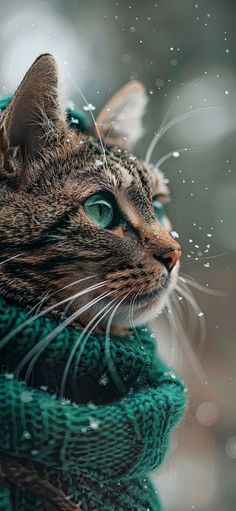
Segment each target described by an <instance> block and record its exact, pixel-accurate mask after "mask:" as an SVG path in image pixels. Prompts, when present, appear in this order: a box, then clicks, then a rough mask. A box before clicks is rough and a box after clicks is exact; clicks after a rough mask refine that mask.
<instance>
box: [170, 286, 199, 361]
mask: <svg viewBox="0 0 236 511" xmlns="http://www.w3.org/2000/svg"><path fill="white" fill-rule="evenodd" d="M176 289H177V291H179V292H180V293H181V294H182V295H183V297H184V298H185V299H186V300H187V302H189V304H190V305H191V306H192V310H193V311H194V312H195V318H196V320H197V321H195V323H197V324H198V325H199V330H200V335H199V340H198V353H199V355H200V354H201V353H202V351H203V348H204V345H205V337H206V324H205V319H204V317H202V315H201V314H202V312H201V309H200V307H199V305H198V304H197V302H196V300H195V299H194V297H193V295H192V293H191V291H190V290H189V289H188V288H186V289H184V288H183V287H180V286H179V285H177V286H176ZM193 318H194V316H193V315H192V311H191V310H189V325H188V326H189V328H190V333H189V337H191V338H192V337H193V336H194V335H195V331H194V330H193V329H192V325H193V321H194V319H193Z"/></svg>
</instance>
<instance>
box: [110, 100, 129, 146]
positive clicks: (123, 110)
mask: <svg viewBox="0 0 236 511" xmlns="http://www.w3.org/2000/svg"><path fill="white" fill-rule="evenodd" d="M135 100H136V98H132V99H130V101H129V102H128V103H127V105H125V106H124V107H123V108H122V109H121V110H120V111H119V113H118V114H117V116H116V117H115V119H114V120H113V124H112V126H111V127H110V129H109V131H108V134H107V136H106V138H105V142H104V144H105V147H106V145H107V140H108V138H109V136H110V134H111V132H112V130H113V128H114V125H115V122H116V120H117V119H118V118H119V116H120V115H121V114H122V113H123V112H125V110H126V109H127V108H128V107H129V106H130V105H131V104H132V103H133V102H134V101H135Z"/></svg>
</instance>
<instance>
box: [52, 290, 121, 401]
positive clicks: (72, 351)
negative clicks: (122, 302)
mask: <svg viewBox="0 0 236 511" xmlns="http://www.w3.org/2000/svg"><path fill="white" fill-rule="evenodd" d="M113 293H114V291H110V292H109V293H107V294H106V295H104V296H102V297H100V299H104V298H107V297H108V296H110V295H111V294H113ZM114 301H115V299H114V300H113V301H112V302H114ZM97 302H98V300H97ZM97 302H96V303H97ZM112 302H111V303H112ZM111 303H110V302H109V303H108V304H106V305H105V306H104V307H103V308H102V309H101V310H100V311H99V312H97V314H95V316H94V317H93V318H92V319H91V320H90V321H89V323H88V324H87V326H86V327H85V328H84V329H83V331H82V333H81V335H80V336H79V337H78V339H77V341H76V343H75V345H74V346H73V349H72V350H71V352H70V356H69V358H68V360H67V363H66V366H65V369H64V372H63V376H62V382H61V387H60V395H61V396H64V394H65V386H66V381H67V378H68V373H69V370H70V367H71V363H72V360H73V358H74V356H75V353H76V351H77V349H78V347H79V345H80V344H81V343H82V341H83V340H84V343H83V346H84V344H85V342H86V341H87V339H88V337H89V336H90V334H91V332H92V331H93V330H94V329H95V328H96V326H97V325H98V324H99V323H100V321H101V320H102V319H103V318H104V317H105V315H106V314H107V312H109V311H106V309H107V308H108V307H110V305H111ZM104 310H105V311H106V312H105V313H104V314H103V316H102V317H101V314H102V313H103V311H104ZM99 316H100V317H99ZM98 317H99V319H98V321H97V322H96V323H95V324H94V325H93V327H92V328H91V329H90V331H89V334H87V336H86V337H85V334H86V332H87V331H88V330H89V328H90V326H91V325H92V324H93V323H94V322H95V321H96V319H97V318H98ZM84 337H85V338H84ZM83 346H82V349H83ZM81 355H82V351H80V354H79V356H78V359H76V363H75V367H74V371H73V373H74V376H75V373H76V370H77V368H78V365H79V361H80V357H81Z"/></svg>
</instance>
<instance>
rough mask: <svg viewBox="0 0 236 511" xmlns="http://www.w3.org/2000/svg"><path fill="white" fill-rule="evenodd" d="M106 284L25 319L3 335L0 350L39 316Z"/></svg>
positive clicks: (102, 283) (101, 283)
mask: <svg viewBox="0 0 236 511" xmlns="http://www.w3.org/2000/svg"><path fill="white" fill-rule="evenodd" d="M105 284H106V281H103V282H99V283H98V284H94V285H93V286H90V287H88V288H86V289H83V290H82V291H79V292H78V293H75V294H74V295H72V296H70V297H68V298H64V299H63V300H61V301H60V302H57V303H56V304H54V305H51V306H50V307H48V308H47V309H45V310H43V311H41V312H39V313H38V314H36V315H35V316H33V317H32V318H29V319H27V320H26V321H24V322H23V323H21V324H20V325H19V326H18V327H16V328H14V329H13V330H12V331H11V332H9V334H7V335H5V336H4V337H3V339H2V340H1V341H0V350H1V349H2V348H4V346H5V345H6V344H7V343H8V342H9V341H10V340H11V339H13V337H14V336H15V335H16V334H18V333H19V332H21V330H23V329H24V328H25V327H26V326H28V325H30V324H31V323H32V322H33V321H35V320H36V319H38V318H40V317H41V316H43V315H45V314H48V313H49V312H51V311H52V310H54V309H56V308H57V307H59V306H61V305H63V304H64V303H67V302H68V301H69V300H71V299H72V298H75V299H76V298H79V297H80V296H83V295H84V294H86V293H88V292H90V291H94V290H95V289H99V288H100V287H103V286H105Z"/></svg>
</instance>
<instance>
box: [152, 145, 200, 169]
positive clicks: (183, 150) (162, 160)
mask: <svg viewBox="0 0 236 511" xmlns="http://www.w3.org/2000/svg"><path fill="white" fill-rule="evenodd" d="M198 150H199V149H198V148H197V147H185V148H181V149H175V150H174V151H170V152H169V153H167V154H165V155H164V156H162V158H160V159H159V160H158V161H157V162H156V163H155V165H154V169H155V168H159V167H161V165H162V164H163V163H165V161H167V160H169V159H170V158H176V155H177V154H178V153H187V152H189V151H198Z"/></svg>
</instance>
